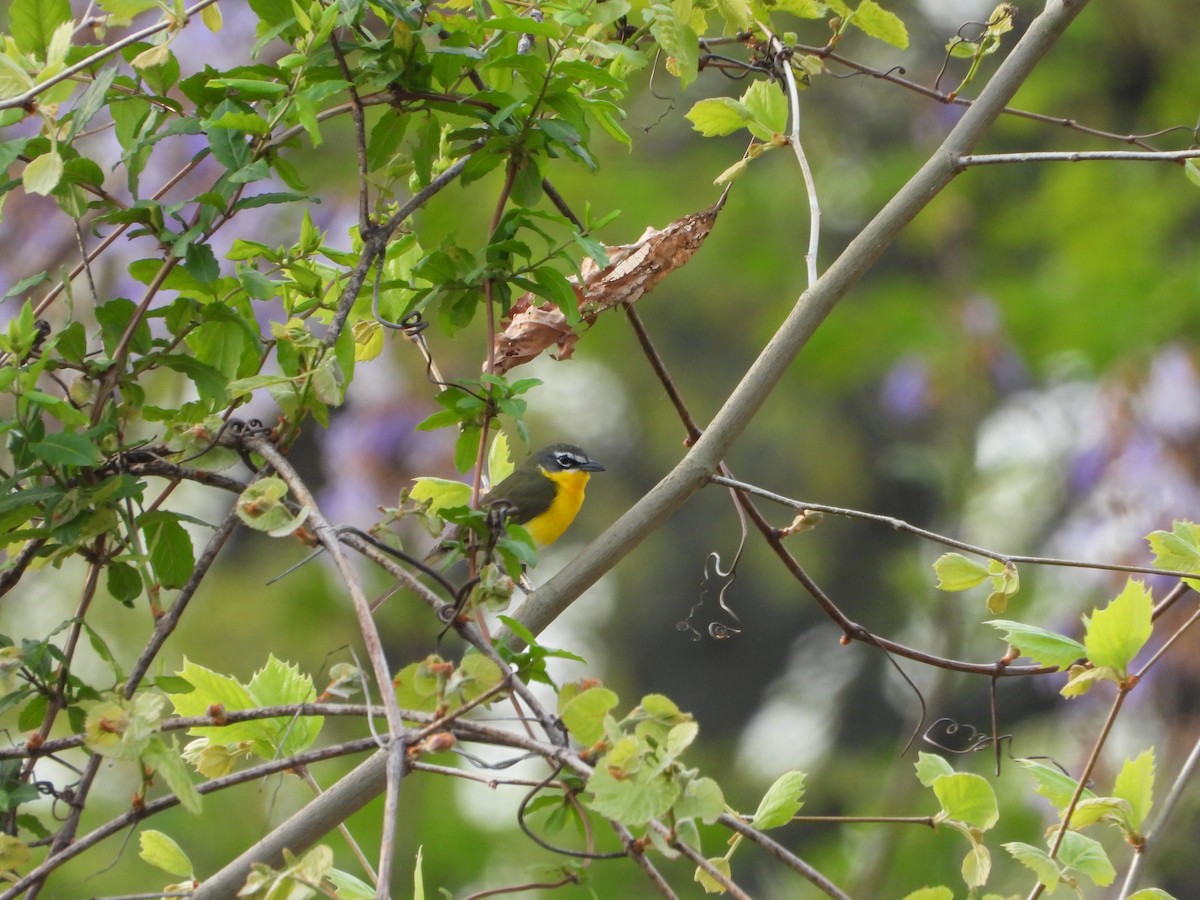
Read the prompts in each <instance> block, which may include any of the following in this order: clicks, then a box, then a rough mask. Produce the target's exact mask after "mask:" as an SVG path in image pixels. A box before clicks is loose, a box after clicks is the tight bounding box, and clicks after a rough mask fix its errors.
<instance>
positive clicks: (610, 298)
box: [495, 188, 729, 372]
mask: <svg viewBox="0 0 1200 900" xmlns="http://www.w3.org/2000/svg"><path fill="white" fill-rule="evenodd" d="M728 194H729V190H728V188H727V189H726V191H725V193H723V194H722V195H721V198H720V199H719V200H718V201H717V202H716V203H714V204H713V205H712V206H711V207H709V208H708V209H706V210H703V211H702V212H698V213H692V214H691V215H688V216H684V217H683V218H682V219H676V220H675V221H674V222H672V223H671V224H670V225H668V226H667V227H666V228H664V229H662V230H661V231H659V230H657V229H654V228H647V229H646V230H645V232H644V233H643V234H642V236H641V237H640V238H638V239H637V241H636V242H635V243H633V244H619V245H617V246H613V247H605V248H604V249H605V252H606V253H607V254H608V265H607V266H605V267H604V268H603V269H601V268H600V267H599V266H597V265H596V263H595V262H593V261H592V260H591V259H587V260H584V263H583V265H582V266H581V267H580V272H581V274H582V276H583V288H582V290H581V289H580V288H579V287H578V286H577V287H576V289H575V293H576V294H577V295H578V294H582V296H581V297H580V303H579V312H580V315H581V317H582V318H583V320H584V321H585V322H587V324H588V325H591V324H592V323H593V322H595V321H596V316H598V315H599V314H600V313H602V312H604V310H606V309H612V308H613V307H614V306H617V305H618V304H621V303H636V302H637V301H638V300H640V299H641V298H642V297H643V296H644V295H646V294H648V293H649V292H650V291H651V290H653V289H654V287H655V286H656V285H657V284H658V283H659V282H660V281H662V280H663V279H664V278H666V277H667V276H668V275H669V274H671V273H672V272H674V271H675V270H676V269H679V268H682V267H683V266H684V265H686V264H687V262H688V261H689V260H690V259H691V258H692V256H694V255H695V253H696V251H697V250H699V249H700V247H701V245H702V244H703V243H704V240H705V238H707V237H708V235H709V232H711V231H712V227H713V223H715V222H716V220H717V214H718V213H719V212H720V211H721V207H722V206H724V205H725V198H726V196H728ZM570 280H571V281H572V283H574V284H576V285H578V282H579V279H576V278H572V279H570ZM577 340H579V335H578V333H577V332H576V331H575V330H574V329H573V328H572V327H571V326H570V325H569V324H567V319H566V316H565V315H563V312H562V310H560V309H559V308H558V307H557V306H556V305H555V304H553V303H550V302H548V301H537V298H536V297H535V296H534V295H533V294H530V293H526V294H524V295H522V296H521V297H520V298H519V299H518V300H517V302H516V303H515V304H514V305H513V308H512V310H511V311H510V313H509V318H508V321H507V322H506V324H505V328H504V331H503V332H501V333H500V334H498V335H496V353H495V356H496V371H497V372H507V371H508V370H509V369H512V368H513V367H514V366H519V365H521V363H525V362H529V360H531V359H534V358H535V357H536V356H538V355H539V354H541V353H542V352H543V351H545V350H547V349H548V348H550V347H555V346H556V347H557V348H558V353H557V356H558V358H559V359H567V358H568V357H570V355H571V353H572V352H573V351H574V349H575V342H576V341H577Z"/></svg>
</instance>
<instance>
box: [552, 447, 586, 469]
mask: <svg viewBox="0 0 1200 900" xmlns="http://www.w3.org/2000/svg"><path fill="white" fill-rule="evenodd" d="M554 461H555V462H557V463H558V464H559V465H560V466H562V467H563V468H564V469H578V468H580V467H582V466H583V465H584V464H586V463H587V459H585V458H584V457H582V456H578V455H577V454H575V453H569V452H567V451H565V450H560V451H558V452H557V453H555V454H554Z"/></svg>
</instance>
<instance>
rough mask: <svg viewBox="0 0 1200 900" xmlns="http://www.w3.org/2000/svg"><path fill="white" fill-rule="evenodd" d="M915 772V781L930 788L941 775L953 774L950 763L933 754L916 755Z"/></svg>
mask: <svg viewBox="0 0 1200 900" xmlns="http://www.w3.org/2000/svg"><path fill="white" fill-rule="evenodd" d="M916 770H917V780H918V781H920V782H921V784H923V785H925V787H930V786H932V785H933V782H934V781H935V780H936V779H938V778H941V777H942V776H943V775H953V774H954V768H953V767H952V766H951V765H950V763H948V762H946V760H945V759H943V758H942V757H940V756H938V755H936V754H934V753H924V752H922V753H918V754H917V763H916Z"/></svg>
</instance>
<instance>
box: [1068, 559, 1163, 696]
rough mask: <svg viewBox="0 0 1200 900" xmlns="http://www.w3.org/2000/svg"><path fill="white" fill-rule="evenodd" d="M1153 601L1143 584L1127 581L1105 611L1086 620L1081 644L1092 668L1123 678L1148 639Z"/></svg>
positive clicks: (1132, 580)
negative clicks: (1107, 668)
mask: <svg viewBox="0 0 1200 900" xmlns="http://www.w3.org/2000/svg"><path fill="white" fill-rule="evenodd" d="M1153 609H1154V600H1153V598H1152V597H1151V596H1150V591H1149V590H1148V589H1147V588H1146V586H1145V585H1144V584H1142V582H1140V581H1137V580H1136V579H1133V578H1131V579H1129V581H1128V582H1126V584H1125V589H1124V590H1123V591H1121V593H1120V594H1118V595H1117V596H1116V597H1115V598H1114V599H1113V600H1112V602H1111V603H1109V604H1108V606H1106V607H1105V608H1104V609H1101V610H1096V611H1095V612H1094V613H1093V614H1092V616H1091V618H1090V619H1087V620H1085V621H1086V624H1087V631H1086V633H1085V635H1084V639H1083V643H1084V646H1085V647H1086V648H1087V655H1088V659H1090V660H1091V661H1092V664H1093V665H1095V666H1107V667H1109V668H1112V669H1113V670H1115V671H1116V672H1117V673H1118V675H1119V676H1121V677H1124V675H1125V672H1126V667H1127V666H1128V665H1129V664H1130V663H1131V662H1132V661H1133V658H1134V657H1135V656H1137V654H1138V651H1139V650H1141V649H1142V647H1143V646H1144V645H1145V643H1146V641H1147V640H1148V639H1149V637H1150V632H1151V629H1152V628H1153V624H1152V622H1151V620H1150V614H1151V612H1152V611H1153Z"/></svg>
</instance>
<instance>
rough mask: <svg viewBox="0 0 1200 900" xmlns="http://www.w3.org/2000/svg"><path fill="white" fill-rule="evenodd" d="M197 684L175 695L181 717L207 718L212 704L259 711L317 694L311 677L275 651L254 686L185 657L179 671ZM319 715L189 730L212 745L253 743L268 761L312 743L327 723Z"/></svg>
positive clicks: (300, 700)
mask: <svg viewBox="0 0 1200 900" xmlns="http://www.w3.org/2000/svg"><path fill="white" fill-rule="evenodd" d="M177 674H178V675H179V677H181V678H183V679H185V680H186V681H187V682H188V683H190V684H191V685H192V686H193V688H195V689H194V690H193V691H191V692H190V693H186V694H171V697H170V699H171V702H172V703H173V704H174V706H175V712H176V713H177V714H179V715H181V716H202V715H206V714H208V711H209V709H210V708H211V707H213V706H219V707H222V708H224V709H225V710H227V711H231V712H232V711H237V710H246V709H255V708H258V707H262V706H275V705H279V704H292V703H309V702H311V701H312V700H314V699H315V698H316V691H315V689H314V688H313V684H312V679H310V678H309V677H308V676H307V675H303V674H302V673H300V672H299V670H298V669H297V668H296V667H295V666H292V665H290V664H288V663H285V662H282V661H280V660H278V659H276V658H275V656H274V655H271V656H269V657H268V659H267V663H266V665H265V666H263V668H262V669H260V670H259V671H258V672H256V673H255V674H254V676H253V677H252V678H251V680H250V684H249V685H243V684H241V683H240V682H239V681H238V680H237V679H236V678H232V677H230V676H228V675H222V674H220V673H217V672H214V671H212V670H211V669H207V668H205V667H204V666H200V665H197V664H195V663H193V662H191V661H189V660H186V659H185V660H184V663H183V668H182V669H180V670H179V672H178V673H177ZM322 721H323V720H322V719H321V717H319V716H301V717H286V716H281V717H279V718H275V719H255V720H252V721H248V722H239V723H237V724H233V725H224V726H202V727H198V728H193V729H191V730H190V731H189V732H188V733H189V734H191V735H193V736H195V737H202V738H207V739H208V740H209V741H210V742H212V743H213V744H236V743H239V742H241V741H250V742H251V743H252V745H253V748H254V752H255V753H256V754H258V755H259V756H260V757H262V758H263V759H273V758H275V757H276V756H288V755H291V754H293V753H297V752H299V751H300V750H303V749H304V748H306V747H308V746H310V745H311V743H312V742H313V741H314V740H315V739H316V737H317V734H318V732H319V731H320V728H321V725H322Z"/></svg>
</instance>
